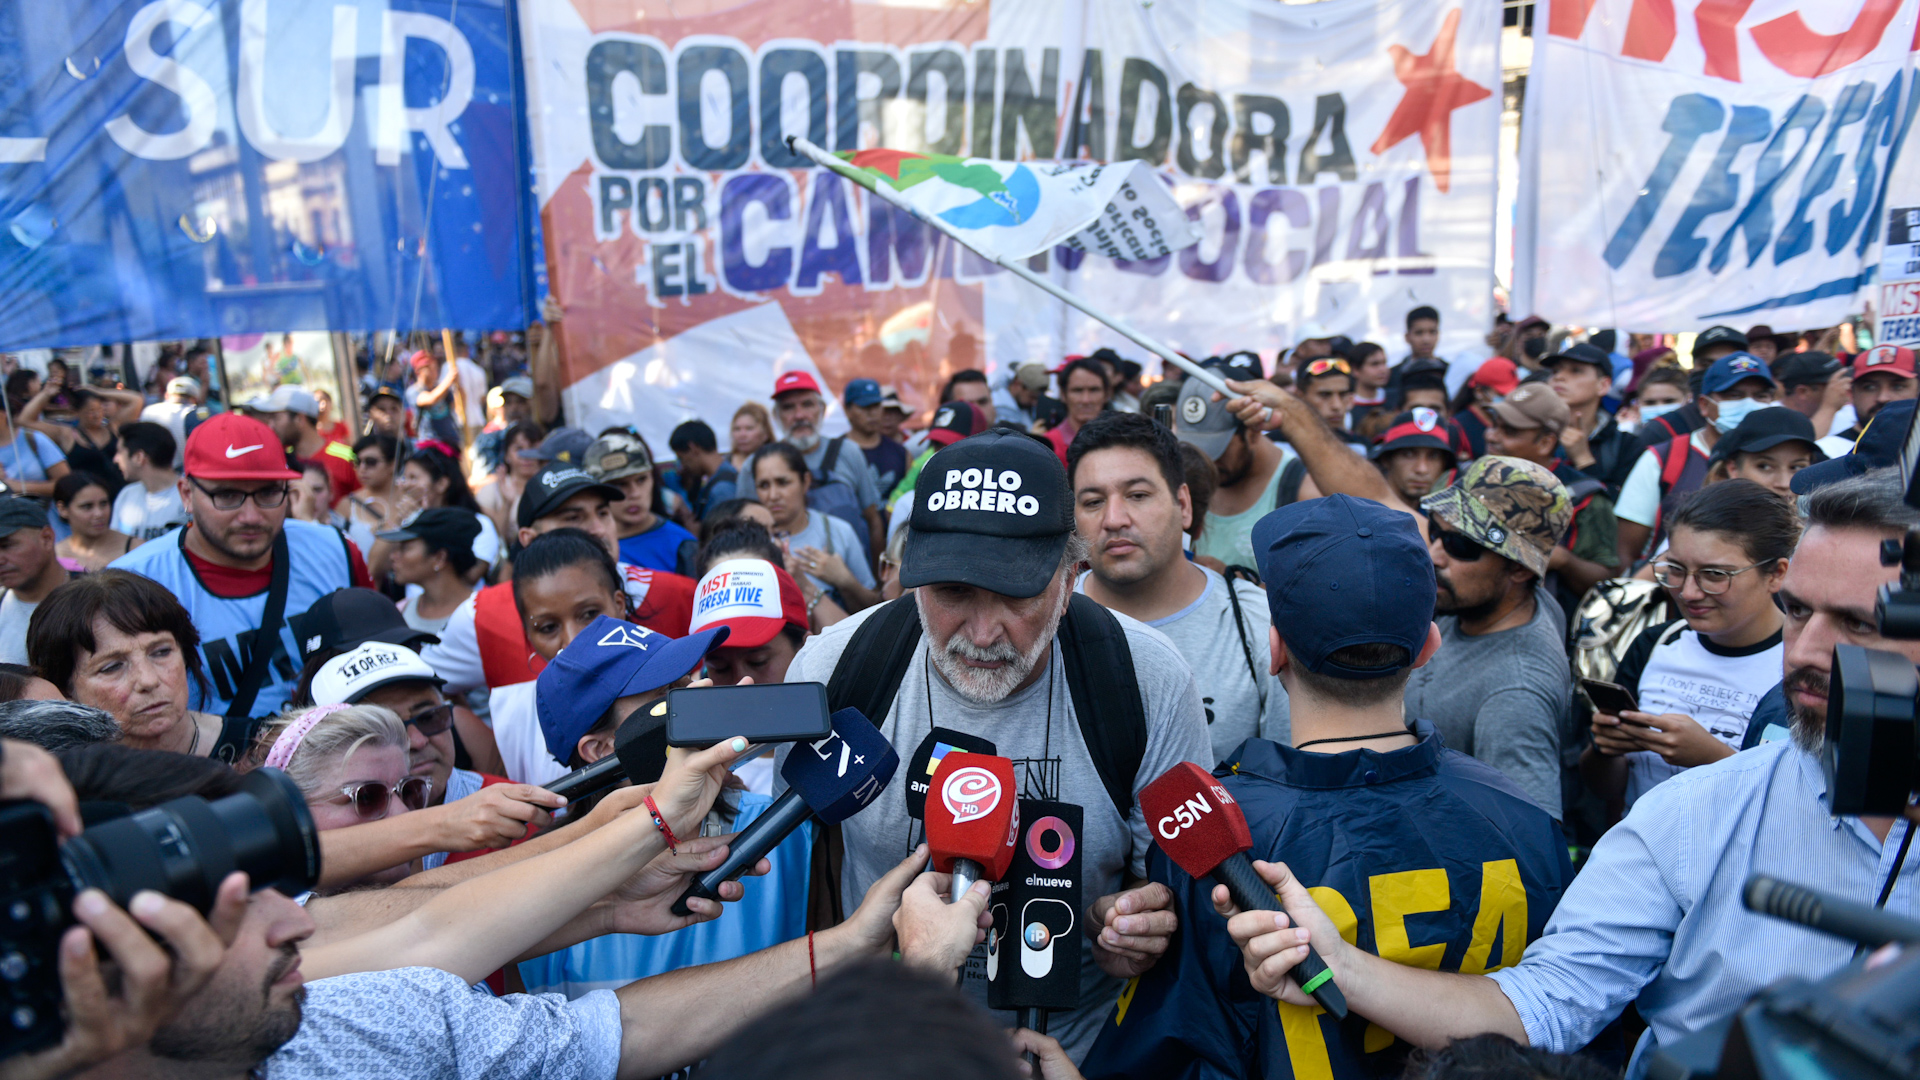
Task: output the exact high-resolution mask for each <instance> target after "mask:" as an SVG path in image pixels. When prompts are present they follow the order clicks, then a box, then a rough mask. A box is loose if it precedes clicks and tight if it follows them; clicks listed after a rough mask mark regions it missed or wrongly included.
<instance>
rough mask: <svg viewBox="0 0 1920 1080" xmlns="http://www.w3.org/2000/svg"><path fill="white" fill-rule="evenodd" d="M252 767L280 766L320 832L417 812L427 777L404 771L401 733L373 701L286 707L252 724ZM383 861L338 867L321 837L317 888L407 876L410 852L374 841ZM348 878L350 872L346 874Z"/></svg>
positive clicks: (427, 789) (404, 743)
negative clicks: (255, 736) (255, 735)
mask: <svg viewBox="0 0 1920 1080" xmlns="http://www.w3.org/2000/svg"><path fill="white" fill-rule="evenodd" d="M256 759H257V760H256V764H257V765H264V766H269V767H272V768H276V769H282V770H285V772H286V774H287V776H288V777H289V778H290V779H292V780H293V782H294V783H295V784H296V785H298V786H299V788H300V792H301V794H303V795H305V796H306V797H307V809H308V810H309V811H311V812H312V813H313V826H314V828H315V829H317V830H318V831H320V832H321V833H326V832H330V831H333V830H336V829H347V828H351V827H353V826H356V825H366V824H369V823H372V822H378V821H384V820H386V819H387V818H389V817H398V816H400V815H403V814H406V813H407V812H409V811H412V810H424V809H425V808H426V806H427V799H428V797H429V796H430V795H431V794H432V791H433V781H432V780H431V779H429V778H427V777H424V776H412V775H409V773H408V768H407V731H406V727H405V726H404V725H403V724H401V722H400V718H399V717H397V716H395V715H393V711H392V710H390V709H385V708H382V707H380V706H378V705H342V704H330V705H315V706H311V707H308V708H305V709H289V710H288V711H286V712H285V713H282V714H281V715H279V716H276V717H274V718H273V719H271V720H269V721H268V722H267V723H266V724H264V725H263V726H262V727H261V729H260V735H259V741H258V743H256ZM380 847H381V850H384V851H386V852H387V853H388V856H389V857H388V858H387V859H375V860H373V863H374V865H371V866H368V865H366V864H365V862H364V860H351V861H352V862H353V863H355V864H357V865H353V866H352V868H351V869H350V870H347V872H346V873H342V872H341V871H342V869H343V868H342V867H340V866H338V865H337V864H340V863H342V862H346V861H348V860H342V859H340V858H338V857H337V853H336V851H335V850H334V849H335V845H334V844H331V843H327V842H325V841H323V842H322V847H321V869H322V874H323V876H322V879H321V882H320V884H321V886H322V887H323V889H325V890H332V889H339V888H344V887H346V886H349V885H362V884H365V885H389V884H392V883H393V882H395V881H398V880H400V879H401V878H403V877H406V876H407V875H408V874H409V873H412V871H413V867H412V865H411V863H412V861H413V860H414V859H416V858H418V857H419V856H418V855H413V854H409V853H407V851H406V849H405V848H404V847H403V846H402V845H399V844H394V843H388V844H383V845H381V846H380ZM349 875H350V876H349Z"/></svg>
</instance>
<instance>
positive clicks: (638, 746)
mask: <svg viewBox="0 0 1920 1080" xmlns="http://www.w3.org/2000/svg"><path fill="white" fill-rule="evenodd" d="M664 705H665V702H658V703H656V704H655V705H654V706H652V707H643V708H639V709H635V710H634V711H633V712H632V713H630V714H629V715H628V716H627V718H626V719H625V720H623V721H621V722H620V730H618V731H616V732H614V735H613V753H611V754H608V755H607V756H606V757H603V758H601V759H600V760H599V761H596V762H594V763H593V764H591V765H589V766H587V767H586V768H584V769H575V770H574V771H572V772H570V773H568V774H567V775H565V776H563V777H561V778H560V779H558V780H555V781H554V782H553V783H551V784H542V785H541V786H542V787H544V788H546V789H547V790H548V791H551V792H553V793H554V794H555V795H565V796H566V797H567V801H568V802H569V803H571V802H575V801H578V800H580V799H583V798H586V797H587V796H589V795H592V794H595V793H597V792H600V791H604V790H605V789H607V788H610V787H612V786H613V785H615V784H617V783H619V782H620V781H622V780H631V781H633V782H634V783H636V784H651V783H653V782H654V781H655V780H658V779H660V774H661V773H662V772H664V771H666V767H667V718H666V715H665V712H664ZM656 710H658V714H657V715H656Z"/></svg>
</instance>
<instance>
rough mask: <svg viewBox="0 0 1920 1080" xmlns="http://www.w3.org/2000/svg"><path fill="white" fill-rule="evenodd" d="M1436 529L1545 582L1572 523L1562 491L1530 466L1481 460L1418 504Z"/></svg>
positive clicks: (1513, 461)
mask: <svg viewBox="0 0 1920 1080" xmlns="http://www.w3.org/2000/svg"><path fill="white" fill-rule="evenodd" d="M1420 509H1422V510H1425V511H1426V512H1427V515H1428V516H1429V517H1432V518H1433V519H1434V520H1436V521H1438V522H1440V524H1442V525H1444V526H1446V527H1447V528H1449V529H1452V530H1453V531H1454V532H1457V533H1461V534H1463V535H1465V536H1467V537H1469V538H1471V539H1472V540H1474V541H1475V542H1477V543H1479V544H1480V545H1482V546H1483V547H1486V548H1487V549H1489V550H1491V551H1493V552H1495V553H1496V554H1500V555H1504V556H1506V557H1507V558H1509V559H1512V560H1513V561H1514V562H1517V563H1519V564H1520V565H1521V566H1524V567H1526V568H1527V569H1529V570H1531V571H1533V572H1534V573H1535V574H1538V575H1540V576H1541V577H1545V576H1546V573H1547V560H1548V559H1549V558H1551V557H1552V555H1553V549H1554V548H1555V547H1556V546H1557V545H1558V544H1559V543H1560V538H1561V537H1562V536H1565V535H1566V534H1567V526H1568V525H1570V524H1572V522H1573V503H1572V500H1570V499H1568V498H1567V489H1566V488H1565V487H1564V486H1562V485H1561V483H1560V481H1558V480H1556V479H1554V476H1553V474H1552V473H1551V472H1548V471H1547V470H1546V469H1544V468H1542V467H1540V466H1538V465H1535V464H1534V463H1533V462H1531V461H1521V460H1520V459H1519V458H1510V457H1492V456H1489V457H1483V458H1480V459H1479V460H1477V461H1475V462H1474V463H1473V464H1472V465H1469V466H1467V468H1466V470H1465V471H1464V472H1462V473H1461V474H1460V478H1459V479H1458V480H1455V481H1454V482H1453V486H1451V487H1449V488H1447V489H1446V490H1444V491H1440V492H1437V493H1435V494H1433V495H1429V496H1427V497H1426V498H1424V499H1422V500H1420Z"/></svg>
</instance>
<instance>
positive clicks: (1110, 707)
mask: <svg viewBox="0 0 1920 1080" xmlns="http://www.w3.org/2000/svg"><path fill="white" fill-rule="evenodd" d="M1060 644H1061V646H1062V648H1061V661H1062V663H1063V665H1064V666H1065V668H1066V672H1067V691H1068V692H1069V693H1070V694H1072V696H1073V713H1074V718H1075V719H1076V720H1078V721H1079V724H1080V737H1081V738H1082V739H1084V740H1086V744H1087V754H1088V756H1090V757H1091V758H1093V767H1094V769H1095V771H1097V772H1098V773H1099V774H1100V782H1101V783H1102V784H1104V785H1105V786H1106V789H1107V795H1108V796H1109V797H1110V798H1112V799H1113V805H1114V808H1115V809H1116V810H1118V811H1120V820H1122V821H1125V820H1127V818H1128V817H1130V816H1131V815H1132V813H1133V780H1134V777H1135V776H1137V775H1139V772H1140V763H1141V762H1142V761H1144V760H1145V759H1146V756H1147V709H1146V704H1145V703H1144V702H1143V701H1141V699H1140V680H1139V678H1138V677H1137V676H1136V675H1135V674H1134V670H1133V650H1132V649H1131V648H1129V647H1128V645H1127V632H1126V630H1124V629H1123V628H1122V627H1121V626H1120V620H1119V619H1116V618H1114V616H1113V613H1112V612H1110V611H1108V610H1107V609H1106V608H1103V607H1101V606H1100V605H1099V604H1097V603H1095V602H1094V601H1093V600H1091V599H1089V598H1088V597H1087V596H1086V594H1084V593H1074V594H1073V599H1072V600H1070V601H1069V602H1068V604H1067V614H1066V617H1065V618H1063V619H1061V620H1060ZM829 694H831V691H829Z"/></svg>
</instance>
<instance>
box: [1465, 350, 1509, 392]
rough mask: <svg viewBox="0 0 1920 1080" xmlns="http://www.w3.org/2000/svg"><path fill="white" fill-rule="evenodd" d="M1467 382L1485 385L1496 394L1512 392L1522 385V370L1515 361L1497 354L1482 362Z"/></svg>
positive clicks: (1474, 384)
mask: <svg viewBox="0 0 1920 1080" xmlns="http://www.w3.org/2000/svg"><path fill="white" fill-rule="evenodd" d="M1467 382H1468V383H1469V384H1471V385H1473V386H1484V387H1486V388H1487V389H1489V390H1491V391H1493V392H1494V393H1496V394H1511V393H1513V388H1514V387H1516V386H1519V385H1520V372H1519V369H1518V368H1516V367H1515V366H1514V364H1513V361H1511V360H1509V359H1507V358H1506V357H1504V356H1495V357H1492V358H1490V359H1489V360H1487V361H1486V362H1485V363H1483V364H1481V365H1480V368H1479V370H1477V371H1475V372H1474V373H1473V374H1472V375H1471V376H1470V377H1468V379H1467Z"/></svg>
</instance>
